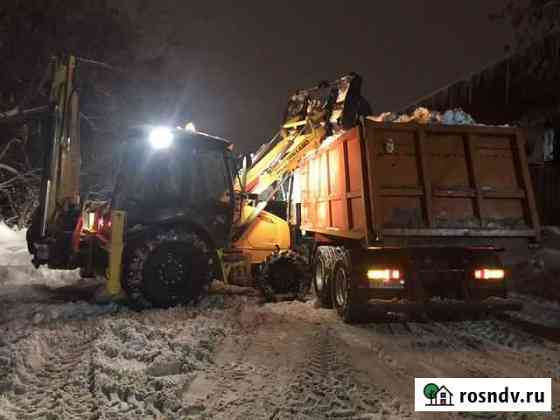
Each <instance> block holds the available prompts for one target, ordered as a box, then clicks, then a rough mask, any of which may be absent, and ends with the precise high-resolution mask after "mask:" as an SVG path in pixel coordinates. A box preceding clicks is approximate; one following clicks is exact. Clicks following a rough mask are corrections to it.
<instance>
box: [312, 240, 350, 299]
mask: <svg viewBox="0 0 560 420" xmlns="http://www.w3.org/2000/svg"><path fill="white" fill-rule="evenodd" d="M339 261H343V262H344V263H345V264H347V266H348V267H350V255H349V253H348V251H347V250H345V249H344V248H343V247H336V246H319V247H317V250H316V251H315V256H314V258H313V280H312V283H313V294H314V295H315V297H316V298H317V301H318V302H319V306H321V307H322V308H332V306H333V302H332V293H331V287H332V282H333V276H334V269H335V266H336V264H337V262H339ZM319 264H320V267H319ZM318 268H320V269H321V273H318ZM318 274H319V275H320V276H321V277H322V278H321V280H320V281H319V279H318V277H317V275H318ZM320 282H322V284H319V283H320Z"/></svg>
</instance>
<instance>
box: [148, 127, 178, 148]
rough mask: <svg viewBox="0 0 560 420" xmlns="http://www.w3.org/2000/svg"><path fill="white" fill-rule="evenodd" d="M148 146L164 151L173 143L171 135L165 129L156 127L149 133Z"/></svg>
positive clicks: (168, 130) (167, 129)
mask: <svg viewBox="0 0 560 420" xmlns="http://www.w3.org/2000/svg"><path fill="white" fill-rule="evenodd" d="M149 140H150V144H151V145H152V147H153V148H154V149H165V148H167V147H169V146H171V143H172V142H173V133H172V132H171V130H170V129H169V128H167V127H156V128H154V129H153V130H152V131H151V133H150V137H149Z"/></svg>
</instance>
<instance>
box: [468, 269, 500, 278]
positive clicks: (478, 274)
mask: <svg viewBox="0 0 560 420" xmlns="http://www.w3.org/2000/svg"><path fill="white" fill-rule="evenodd" d="M505 276H506V273H505V271H504V270H502V269H501V268H480V269H478V270H475V271H474V278H475V279H477V280H501V279H503V278H504V277H505Z"/></svg>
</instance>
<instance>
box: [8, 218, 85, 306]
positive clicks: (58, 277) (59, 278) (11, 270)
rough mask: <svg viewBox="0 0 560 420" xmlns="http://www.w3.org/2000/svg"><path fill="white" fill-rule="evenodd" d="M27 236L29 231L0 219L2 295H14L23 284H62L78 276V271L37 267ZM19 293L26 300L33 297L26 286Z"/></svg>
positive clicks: (56, 285) (57, 285)
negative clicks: (32, 261)
mask: <svg viewBox="0 0 560 420" xmlns="http://www.w3.org/2000/svg"><path fill="white" fill-rule="evenodd" d="M25 235H26V230H13V229H11V228H9V227H8V226H6V225H5V224H4V222H0V297H6V295H13V294H14V293H16V292H17V291H16V290H15V288H20V287H21V286H30V285H38V284H39V285H44V286H47V287H51V288H52V287H62V286H67V285H69V284H71V283H73V282H75V281H76V280H77V279H78V278H79V275H78V273H77V271H67V270H50V269H48V268H41V269H39V270H37V269H35V267H33V265H32V264H31V255H30V254H29V251H28V250H27V242H26V239H25ZM19 292H20V297H22V298H23V299H24V300H25V299H28V298H31V297H32V296H31V295H32V293H31V294H30V290H29V289H26V288H25V287H23V288H20V290H19ZM16 294H17V293H16ZM17 297H18V296H13V298H17Z"/></svg>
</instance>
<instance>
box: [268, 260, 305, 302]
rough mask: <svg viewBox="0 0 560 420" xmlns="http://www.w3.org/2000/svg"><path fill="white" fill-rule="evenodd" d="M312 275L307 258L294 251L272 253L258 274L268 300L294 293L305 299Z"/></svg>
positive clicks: (295, 296) (296, 296)
mask: <svg viewBox="0 0 560 420" xmlns="http://www.w3.org/2000/svg"><path fill="white" fill-rule="evenodd" d="M309 286H310V275H309V265H308V264H307V260H306V259H305V257H303V256H302V255H300V254H298V253H296V252H294V251H292V250H287V251H281V252H278V253H275V254H273V255H271V256H270V257H269V258H267V260H266V262H265V263H264V265H263V267H262V269H261V271H260V274H259V276H258V287H259V289H261V291H262V292H263V294H264V297H265V299H266V300H267V301H269V302H270V301H275V300H276V296H277V295H278V294H293V295H294V298H295V299H300V300H303V299H305V295H306V294H307V292H308V291H309Z"/></svg>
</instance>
